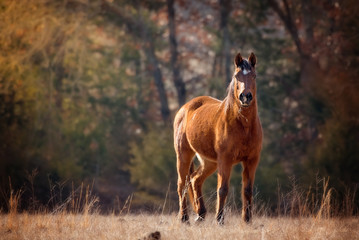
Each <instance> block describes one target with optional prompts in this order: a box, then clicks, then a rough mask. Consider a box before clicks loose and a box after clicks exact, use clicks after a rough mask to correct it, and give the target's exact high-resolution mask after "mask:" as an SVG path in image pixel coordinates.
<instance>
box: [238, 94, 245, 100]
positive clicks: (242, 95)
mask: <svg viewBox="0 0 359 240" xmlns="http://www.w3.org/2000/svg"><path fill="white" fill-rule="evenodd" d="M239 100H241V102H244V94H243V93H241V94H240V95H239Z"/></svg>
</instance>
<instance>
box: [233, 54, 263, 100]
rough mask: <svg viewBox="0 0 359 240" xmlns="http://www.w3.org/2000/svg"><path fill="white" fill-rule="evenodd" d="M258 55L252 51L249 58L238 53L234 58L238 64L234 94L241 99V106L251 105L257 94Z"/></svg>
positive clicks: (236, 64)
mask: <svg viewBox="0 0 359 240" xmlns="http://www.w3.org/2000/svg"><path fill="white" fill-rule="evenodd" d="M256 62H257V58H256V56H255V55H254V54H253V53H251V55H250V56H249V58H248V60H247V59H243V58H242V56H241V54H240V53H238V54H237V56H236V58H235V59H234V64H235V66H236V70H235V74H234V78H235V79H233V81H234V83H233V84H234V96H235V97H236V98H238V99H237V101H238V100H239V104H240V106H241V107H249V106H250V104H251V102H252V100H253V99H255V97H256V96H255V94H256V92H257V91H256V71H255V65H256Z"/></svg>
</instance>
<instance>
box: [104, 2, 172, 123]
mask: <svg viewBox="0 0 359 240" xmlns="http://www.w3.org/2000/svg"><path fill="white" fill-rule="evenodd" d="M102 9H103V10H105V11H106V12H108V13H111V14H112V15H114V16H115V17H116V18H117V19H116V20H117V21H118V22H119V23H120V24H124V25H125V26H126V28H127V31H128V33H129V34H131V35H132V36H133V37H134V38H135V39H138V40H140V41H141V42H142V43H143V44H142V48H143V51H144V52H145V54H146V58H147V60H148V63H149V65H150V71H151V73H152V75H153V78H154V81H155V85H156V87H157V91H158V96H159V100H160V104H161V115H162V119H163V121H164V123H165V124H167V122H168V120H169V117H170V110H169V107H168V100H167V95H166V91H165V87H164V84H163V78H162V72H161V69H160V67H159V62H158V59H157V57H156V54H155V43H154V42H155V38H154V36H155V34H151V33H150V29H149V27H148V26H147V22H146V20H145V19H142V14H141V9H139V16H138V17H135V18H134V17H133V16H132V15H128V14H127V13H126V12H124V11H123V10H122V9H121V8H120V7H118V6H116V5H115V4H112V3H109V2H107V1H102ZM116 20H115V21H116Z"/></svg>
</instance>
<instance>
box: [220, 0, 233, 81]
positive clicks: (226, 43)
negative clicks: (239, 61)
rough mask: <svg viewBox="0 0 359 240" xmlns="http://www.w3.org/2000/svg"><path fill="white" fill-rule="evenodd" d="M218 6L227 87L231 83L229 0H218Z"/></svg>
mask: <svg viewBox="0 0 359 240" xmlns="http://www.w3.org/2000/svg"><path fill="white" fill-rule="evenodd" d="M219 6H220V12H221V13H220V14H221V19H220V25H219V28H220V31H221V34H222V54H221V55H222V57H223V58H224V73H225V78H226V83H227V85H228V84H229V83H230V82H231V80H232V79H231V70H230V68H231V53H230V36H229V31H228V18H229V15H230V13H231V0H219Z"/></svg>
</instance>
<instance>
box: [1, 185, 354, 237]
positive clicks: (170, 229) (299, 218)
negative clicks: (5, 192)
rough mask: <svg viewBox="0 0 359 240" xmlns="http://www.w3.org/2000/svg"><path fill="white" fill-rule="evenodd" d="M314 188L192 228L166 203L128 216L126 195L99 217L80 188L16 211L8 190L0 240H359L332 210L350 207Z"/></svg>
mask: <svg viewBox="0 0 359 240" xmlns="http://www.w3.org/2000/svg"><path fill="white" fill-rule="evenodd" d="M320 183H321V184H322V186H321V189H322V191H321V192H320V195H316V196H315V194H318V191H317V192H316V191H314V195H313V191H312V190H311V189H310V190H307V191H303V190H301V189H300V188H299V187H297V186H296V187H295V188H293V189H292V191H291V192H289V193H287V194H282V193H280V192H279V193H278V195H279V200H278V205H279V207H278V210H277V211H278V212H277V214H272V213H270V211H269V210H268V209H266V207H265V205H262V204H256V205H255V209H254V217H253V220H252V222H251V223H250V224H246V223H244V222H243V221H242V219H241V217H240V214H239V210H238V209H236V208H234V207H231V206H230V204H228V205H227V206H226V215H225V216H226V217H225V225H224V226H219V225H217V223H216V221H215V216H214V213H209V215H208V217H207V219H206V220H205V221H204V222H202V223H200V224H195V223H194V221H193V219H194V217H195V215H194V214H193V215H192V217H191V220H192V221H191V224H189V225H187V224H182V223H181V222H180V221H179V219H178V217H177V215H176V214H174V213H172V214H171V213H165V211H164V210H163V209H164V208H165V205H166V201H167V198H166V199H165V200H164V204H163V206H162V210H161V211H158V213H156V214H131V211H130V206H131V201H132V197H133V196H130V197H129V198H128V199H127V201H126V203H125V204H124V205H123V206H122V207H121V208H120V209H119V210H120V211H119V214H115V213H114V212H115V211H114V212H113V213H112V214H108V215H101V214H99V211H98V198H97V197H95V196H93V195H92V191H91V187H90V186H84V185H83V184H82V185H81V186H80V187H79V188H77V189H74V188H73V191H72V192H71V194H70V196H69V197H68V198H67V199H66V200H65V201H64V202H62V203H60V204H57V207H56V208H54V209H53V210H52V211H49V209H42V210H41V211H40V210H38V211H37V212H31V213H29V212H26V211H23V212H19V211H18V206H19V201H20V200H21V191H11V194H10V196H9V199H8V205H9V211H8V213H6V214H5V213H3V214H1V215H0V239H155V238H150V237H149V236H150V234H151V233H155V232H158V233H159V234H160V236H161V239H359V219H358V218H357V217H356V216H353V212H351V213H350V214H349V215H343V213H342V212H341V211H342V210H340V211H339V210H338V209H346V210H345V211H347V209H354V206H347V207H345V208H343V207H340V208H339V206H337V205H336V204H338V203H337V202H335V201H333V192H334V189H331V188H329V187H328V186H329V184H328V181H327V180H323V181H321V182H320ZM317 190H318V189H317ZM353 194H355V193H352V195H353ZM352 195H350V197H349V195H348V199H345V200H344V202H345V201H347V202H348V205H350V204H353V203H354V202H353V200H352V199H353V196H352ZM229 202H230V201H229ZM344 202H342V203H341V204H344ZM156 234H157V233H156ZM156 234H152V235H153V236H157V237H158V234H157V235H156ZM146 237H147V238H146Z"/></svg>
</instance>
